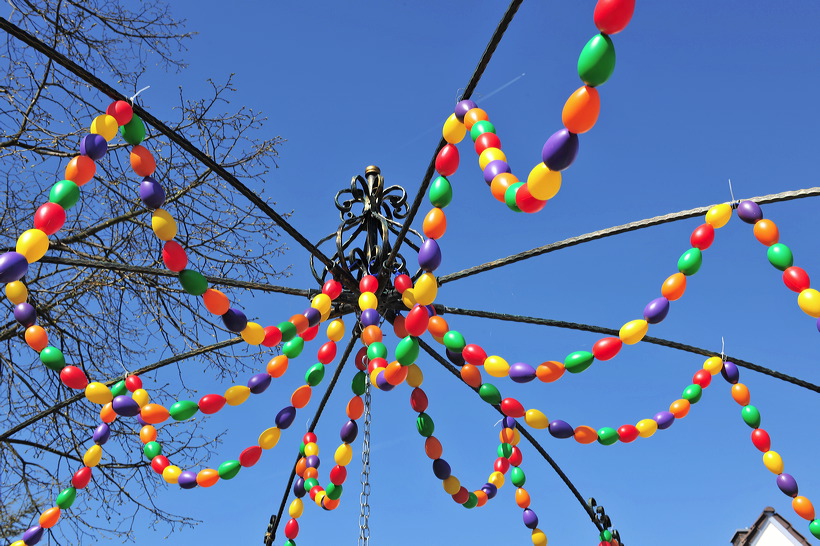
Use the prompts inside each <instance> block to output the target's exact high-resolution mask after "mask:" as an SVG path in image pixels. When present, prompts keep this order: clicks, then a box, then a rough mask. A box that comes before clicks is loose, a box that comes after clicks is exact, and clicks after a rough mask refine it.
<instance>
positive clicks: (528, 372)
mask: <svg viewBox="0 0 820 546" xmlns="http://www.w3.org/2000/svg"><path fill="white" fill-rule="evenodd" d="M535 377H536V375H535V368H533V367H532V366H530V365H529V364H527V363H526V362H516V363H515V364H513V365H512V366H510V379H512V380H513V381H515V382H516V383H529V382H530V381H532V380H533V379H535Z"/></svg>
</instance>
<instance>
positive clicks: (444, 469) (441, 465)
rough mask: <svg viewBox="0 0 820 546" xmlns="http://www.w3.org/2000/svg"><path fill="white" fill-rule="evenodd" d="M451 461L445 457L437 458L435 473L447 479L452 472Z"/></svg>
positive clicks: (439, 477) (434, 462)
mask: <svg viewBox="0 0 820 546" xmlns="http://www.w3.org/2000/svg"><path fill="white" fill-rule="evenodd" d="M451 472H452V471H451V470H450V463H448V462H447V461H445V460H444V459H435V460H434V461H433V474H435V475H436V478H438V479H440V480H446V479H447V478H449V477H450V474H451Z"/></svg>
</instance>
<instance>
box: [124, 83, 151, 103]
mask: <svg viewBox="0 0 820 546" xmlns="http://www.w3.org/2000/svg"><path fill="white" fill-rule="evenodd" d="M146 89H151V86H150V85H146V86H145V87H143V88H142V89H140V90H139V91H137V92H136V93H134V94H133V95H132V96H131V98H130V99H128V100H129V101H130V102H131V104H134V99H136V98H137V97H138V96H139V94H140V93H142V92H143V91H145V90H146Z"/></svg>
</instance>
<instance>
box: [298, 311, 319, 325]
mask: <svg viewBox="0 0 820 546" xmlns="http://www.w3.org/2000/svg"><path fill="white" fill-rule="evenodd" d="M302 315H304V317H305V318H306V319H308V328H313V327H314V326H316V325H317V324H319V323H320V322H322V312H321V311H319V310H318V309H316V308H315V307H308V308H307V309H305V312H304V313H302Z"/></svg>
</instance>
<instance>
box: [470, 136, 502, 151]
mask: <svg viewBox="0 0 820 546" xmlns="http://www.w3.org/2000/svg"><path fill="white" fill-rule="evenodd" d="M487 148H498V149H499V150H500V149H501V139H500V138H498V135H497V134H495V133H482V134H481V135H479V137H478V138H477V139H475V153H477V154H478V155H481V152H483V151H484V150H486V149H487Z"/></svg>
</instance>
